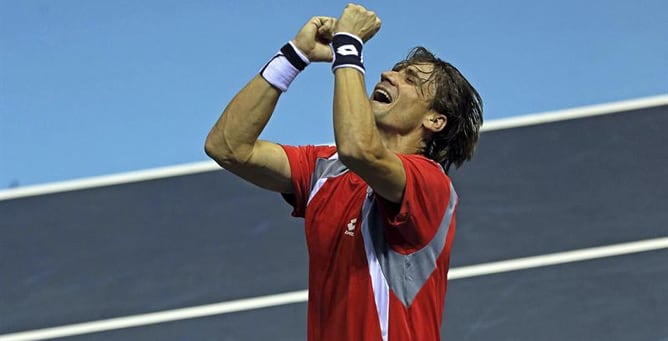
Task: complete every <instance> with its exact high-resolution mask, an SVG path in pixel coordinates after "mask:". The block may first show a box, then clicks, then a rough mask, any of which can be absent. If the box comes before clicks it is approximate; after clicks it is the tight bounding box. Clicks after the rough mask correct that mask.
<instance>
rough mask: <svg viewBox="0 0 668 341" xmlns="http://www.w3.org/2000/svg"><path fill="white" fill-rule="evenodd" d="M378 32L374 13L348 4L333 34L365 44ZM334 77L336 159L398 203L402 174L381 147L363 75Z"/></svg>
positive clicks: (339, 72) (351, 70) (341, 72)
mask: <svg viewBox="0 0 668 341" xmlns="http://www.w3.org/2000/svg"><path fill="white" fill-rule="evenodd" d="M379 29H380V20H379V19H378V17H377V16H376V14H375V13H374V12H371V11H368V10H366V9H365V8H364V7H362V6H358V5H348V6H347V7H346V9H345V10H344V11H343V14H341V17H340V18H339V20H338V22H337V25H336V28H335V34H337V33H341V32H344V33H349V34H352V35H354V36H356V37H359V38H360V39H361V40H363V41H367V40H368V39H370V38H371V37H372V36H373V35H374V34H375V33H376V32H377V31H378V30H379ZM351 42H352V41H351ZM352 43H353V45H354V42H352ZM334 45H335V47H336V44H334ZM344 46H345V45H344ZM360 47H361V46H360ZM344 53H347V52H345V51H344ZM343 57H344V58H346V57H345V55H344V56H343ZM337 58H339V54H338V53H337ZM353 64H354V63H353ZM335 67H336V63H335ZM334 75H335V85H334V109H333V110H334V136H335V140H336V145H337V149H338V152H339V158H340V159H341V161H342V162H343V163H344V164H345V165H346V166H348V168H350V169H351V170H352V171H353V172H355V173H356V174H358V175H359V176H361V177H362V178H363V179H364V181H366V183H368V184H369V185H370V186H371V188H373V190H374V191H375V192H376V193H378V194H379V195H381V196H382V197H383V198H385V199H387V200H389V201H392V202H397V203H398V202H400V201H401V198H402V196H403V191H404V188H405V186H406V173H405V171H404V168H403V164H402V162H401V160H400V159H399V157H398V156H397V155H396V154H395V153H394V152H393V151H391V150H389V149H387V148H386V147H385V146H384V145H383V142H382V140H381V136H380V134H379V132H378V129H377V128H376V122H375V118H374V113H373V110H372V107H371V103H370V102H369V98H368V96H367V93H366V89H365V83H364V74H363V73H362V72H360V70H359V68H355V67H341V68H335V71H334Z"/></svg>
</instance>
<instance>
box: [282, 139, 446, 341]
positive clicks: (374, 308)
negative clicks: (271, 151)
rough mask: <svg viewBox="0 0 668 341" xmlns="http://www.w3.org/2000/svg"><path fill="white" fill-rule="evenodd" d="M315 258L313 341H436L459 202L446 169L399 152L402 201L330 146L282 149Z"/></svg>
mask: <svg viewBox="0 0 668 341" xmlns="http://www.w3.org/2000/svg"><path fill="white" fill-rule="evenodd" d="M283 148H284V149H285V152H286V154H287V156H288V159H289V161H290V167H291V170H292V181H293V187H294V191H295V193H294V195H285V197H286V199H287V200H288V202H290V203H291V204H292V205H293V207H294V211H293V213H292V214H293V215H294V216H297V217H303V218H304V220H305V232H306V242H307V246H308V252H309V300H308V339H309V340H313V341H315V340H319V341H320V340H322V341H327V340H333V341H341V340H420V341H422V340H439V339H440V325H441V320H442V316H443V315H442V314H443V306H444V301H445V292H446V288H447V273H448V266H449V261H450V248H451V245H452V239H453V237H454V233H455V208H456V205H457V195H456V193H455V191H454V189H453V187H452V184H451V182H450V179H449V178H448V176H447V175H446V174H445V172H444V171H443V169H442V168H441V166H440V165H439V164H437V163H435V162H433V161H431V160H429V159H427V158H425V157H424V156H421V155H403V154H398V156H399V158H400V159H401V161H402V162H403V166H404V169H405V172H406V188H405V191H404V196H403V199H402V202H401V203H400V205H399V204H393V203H390V202H387V201H385V200H384V199H383V198H381V197H379V196H378V195H375V194H374V193H373V191H372V190H371V189H370V187H369V186H368V185H367V184H366V183H365V182H364V181H363V180H362V178H360V177H359V176H358V175H356V174H354V173H353V172H351V171H349V170H348V169H347V168H346V167H345V165H343V164H342V163H341V162H340V161H339V160H338V156H337V154H336V148H335V147H332V146H303V147H292V146H283Z"/></svg>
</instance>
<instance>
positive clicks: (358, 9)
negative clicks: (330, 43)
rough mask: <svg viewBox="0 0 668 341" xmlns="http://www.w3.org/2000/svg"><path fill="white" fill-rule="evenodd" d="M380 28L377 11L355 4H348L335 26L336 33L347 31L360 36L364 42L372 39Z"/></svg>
mask: <svg viewBox="0 0 668 341" xmlns="http://www.w3.org/2000/svg"><path fill="white" fill-rule="evenodd" d="M378 30H380V19H379V18H378V16H376V13H374V12H372V11H369V10H367V9H366V8H364V7H362V6H360V5H355V4H348V5H347V6H346V8H345V9H344V10H343V13H341V17H339V20H337V21H336V26H335V27H334V33H335V34H336V33H339V32H347V33H350V34H354V35H356V36H358V37H359V38H360V39H362V41H363V42H366V41H367V40H369V39H371V37H373V36H374V34H376V32H378Z"/></svg>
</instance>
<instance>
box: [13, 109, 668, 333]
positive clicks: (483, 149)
mask: <svg viewBox="0 0 668 341" xmlns="http://www.w3.org/2000/svg"><path fill="white" fill-rule="evenodd" d="M667 126H668V96H657V97H652V98H645V99H638V100H634V101H626V102H619V103H611V104H607V105H599V106H592V107H585V108H576V109H571V110H564V111H559V112H553V113H545V114H540V115H533V116H529V117H518V118H510V119H504V120H499V121H494V122H489V123H488V124H486V125H485V128H484V132H483V134H482V136H481V140H480V144H479V147H478V151H477V154H476V155H475V157H474V160H473V162H471V163H469V164H467V165H465V166H464V167H462V168H461V169H460V170H457V171H453V172H452V174H451V176H452V178H453V181H454V184H455V188H456V189H457V191H458V193H459V195H460V205H459V210H458V214H457V222H458V223H457V235H456V237H455V243H454V248H453V254H452V264H451V270H450V279H449V288H448V294H447V298H446V307H445V317H444V320H443V327H442V336H443V339H444V340H619V341H622V340H624V341H626V340H647V341H650V340H651V341H659V340H663V341H665V340H668V147H667V146H668V137H667V135H666V127H667ZM279 142H280V141H279ZM314 142H318V141H314ZM290 211H291V209H290V207H289V206H288V205H287V204H285V203H284V202H283V201H282V199H281V198H280V195H278V194H273V193H270V192H267V191H264V190H261V189H259V188H256V187H254V186H252V185H249V184H247V183H244V182H243V181H241V180H238V179H237V178H235V177H234V176H232V175H231V174H229V173H227V172H226V171H225V170H221V169H219V168H218V167H217V166H216V165H215V164H213V163H211V162H203V163H198V164H192V165H183V166H175V167H170V168H165V169H157V170H148V171H143V172H134V173H127V174H119V175H112V176H107V177H100V178H94V179H83V180H77V181H71V182H64V183H57V184H49V185H43V186H33V187H25V188H17V189H11V190H5V191H0V235H1V236H2V237H0V276H1V277H0V340H2V341H9V340H39V339H62V340H303V339H304V338H305V335H306V289H307V287H306V284H307V262H308V259H307V253H306V249H305V241H304V236H303V226H302V221H301V220H299V219H296V218H292V217H290ZM333 327H334V326H333Z"/></svg>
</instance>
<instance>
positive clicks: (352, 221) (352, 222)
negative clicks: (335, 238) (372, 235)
mask: <svg viewBox="0 0 668 341" xmlns="http://www.w3.org/2000/svg"><path fill="white" fill-rule="evenodd" d="M356 224H357V218H353V219H350V222H349V223H348V225H347V226H346V232H344V233H345V234H346V235H348V236H351V237H355V225H356Z"/></svg>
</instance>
